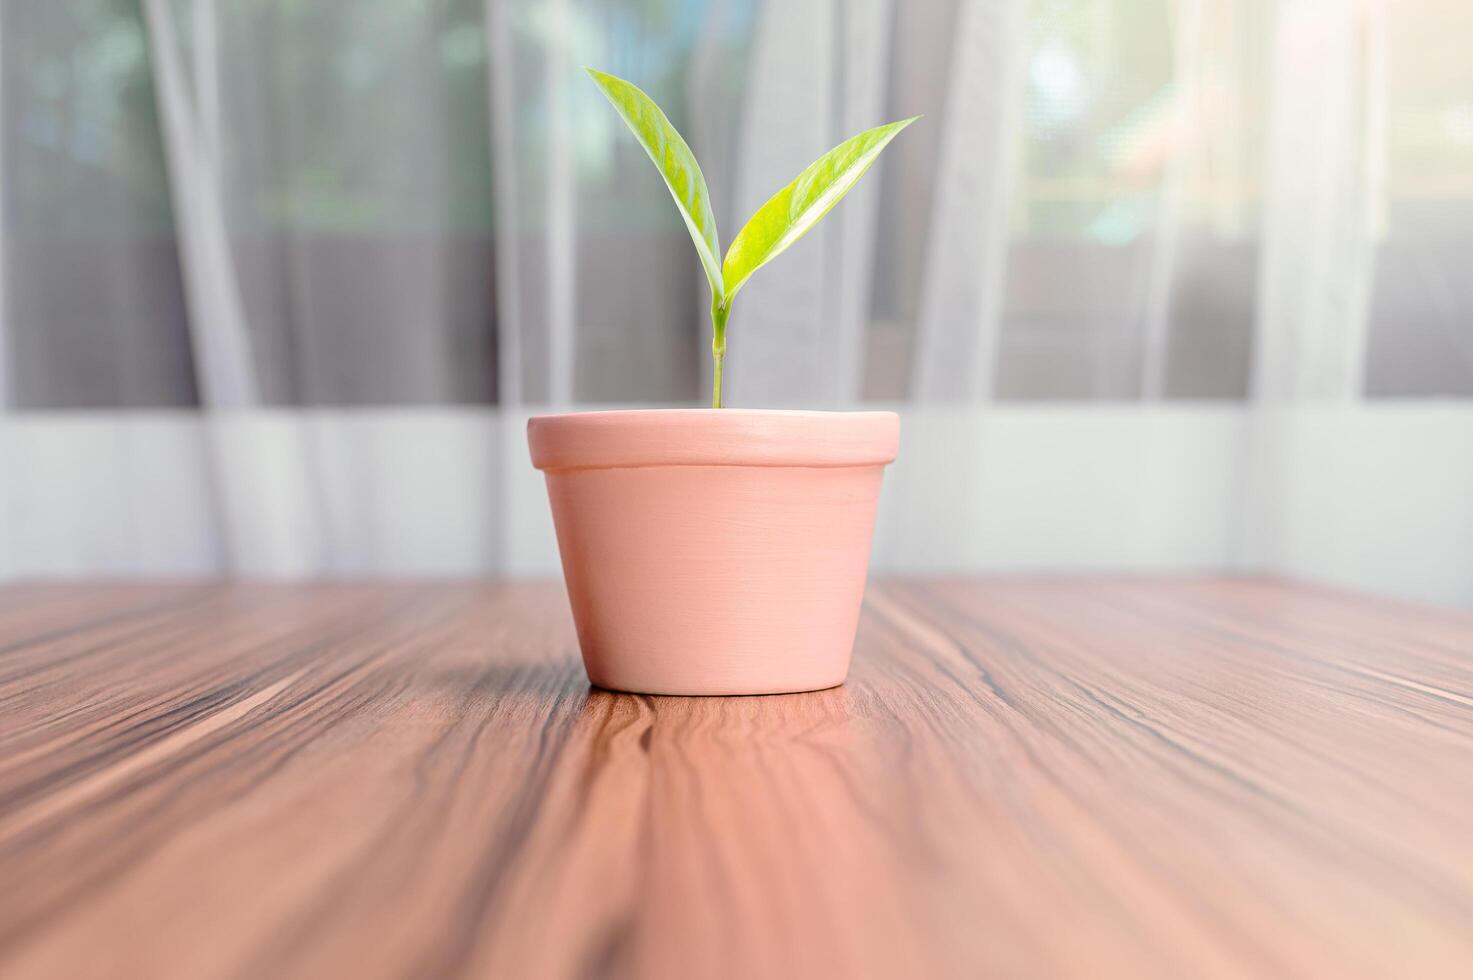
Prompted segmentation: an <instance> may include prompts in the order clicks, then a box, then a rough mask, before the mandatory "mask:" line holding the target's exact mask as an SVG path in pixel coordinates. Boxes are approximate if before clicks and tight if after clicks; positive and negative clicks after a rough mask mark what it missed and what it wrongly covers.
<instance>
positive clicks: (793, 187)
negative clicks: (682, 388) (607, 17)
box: [584, 68, 920, 408]
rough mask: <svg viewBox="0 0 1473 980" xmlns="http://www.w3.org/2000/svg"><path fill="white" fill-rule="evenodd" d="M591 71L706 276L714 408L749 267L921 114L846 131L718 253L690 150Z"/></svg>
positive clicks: (821, 209) (616, 81) (706, 195)
mask: <svg viewBox="0 0 1473 980" xmlns="http://www.w3.org/2000/svg"><path fill="white" fill-rule="evenodd" d="M584 70H585V71H587V72H588V75H589V77H590V78H592V79H593V81H594V83H595V84H597V85H598V87H599V89H600V90H602V91H603V94H604V96H605V97H606V98H607V99H608V100H609V102H610V103H611V104H612V105H613V107H614V109H615V110H616V111H617V112H618V113H619V116H620V118H622V119H623V120H624V124H625V125H626V126H628V127H629V131H630V132H632V133H633V134H634V138H635V139H637V140H639V145H640V146H642V147H644V152H645V153H647V154H649V158H650V160H651V161H653V162H654V164H655V169H657V170H659V171H660V176H661V177H663V178H665V186H667V187H668V188H670V196H671V197H673V198H674V199H675V206H676V207H677V208H679V209H680V216H681V218H683V219H684V220H685V227H686V229H687V230H688V231H689V232H690V238H691V241H692V242H694V243H695V246H696V254H697V255H699V256H700V258H701V268H702V269H704V270H705V272H706V281H707V282H708V283H710V284H711V358H712V360H713V362H714V365H713V367H714V370H713V373H712V385H711V407H712V408H721V407H722V401H721V365H722V361H723V360H725V358H726V319H727V317H728V316H729V315H730V314H731V303H732V300H734V299H735V298H736V294H737V293H738V292H739V291H740V290H741V288H742V287H743V286H745V285H746V284H747V280H748V279H750V278H752V273H754V272H756V271H757V270H758V269H760V268H762V267H763V266H764V265H766V264H767V263H769V262H771V261H772V260H773V259H774V258H776V257H777V256H778V255H780V254H781V253H782V252H783V251H784V250H786V249H787V247H788V246H789V245H792V244H793V243H794V242H796V241H797V240H798V239H800V238H802V237H803V236H804V235H805V234H807V233H808V230H809V229H810V228H812V227H813V226H814V225H816V224H818V221H819V219H820V218H822V217H823V216H824V215H826V214H828V213H829V209H830V208H832V207H833V206H834V205H835V204H838V203H839V200H840V199H841V198H843V196H844V195H845V194H847V193H849V189H850V188H851V187H853V186H854V184H855V182H856V181H858V180H859V178H860V177H861V176H862V175H863V174H864V172H865V171H866V170H868V169H869V165H870V164H872V163H874V162H875V158H876V157H878V156H879V155H880V151H881V150H883V149H884V148H885V147H886V145H887V144H889V142H890V141H891V140H892V139H894V138H895V135H896V134H897V133H899V132H900V131H901V130H902V129H904V128H905V127H906V126H909V125H910V124H911V123H913V122H915V121H916V120H917V119H919V118H920V116H912V117H911V118H910V119H903V120H901V121H900V122H893V123H886V124H885V125H883V126H876V127H875V128H874V129H867V130H865V131H864V132H862V133H860V134H859V135H858V136H852V137H850V138H849V139H847V140H845V141H844V142H842V143H840V144H839V145H838V146H836V147H834V148H833V149H832V150H830V151H828V152H827V153H825V154H824V155H823V156H821V157H819V158H818V159H817V160H815V161H814V162H813V163H811V164H809V165H808V168H807V169H806V170H804V171H803V172H802V173H801V174H799V175H798V177H797V179H795V180H794V181H793V182H792V183H791V184H789V185H788V186H786V187H784V188H783V189H782V190H780V191H778V192H777V193H776V194H774V195H772V197H770V198H768V200H767V203H766V204H764V205H762V207H760V208H758V209H757V213H756V214H754V215H752V217H751V218H749V219H747V223H746V225H745V226H743V228H742V230H741V231H739V232H738V233H737V236H736V238H735V239H734V240H733V241H732V243H731V247H730V248H729V249H727V250H726V258H725V259H724V260H723V259H722V258H721V239H720V237H719V236H718V235H717V233H716V216H715V214H713V213H712V211H711V194H710V191H708V190H707V189H706V178H705V176H704V175H702V173H701V167H700V165H699V164H697V163H696V158H695V154H693V153H691V151H690V147H689V146H688V145H686V142H685V140H684V139H682V138H681V136H680V134H679V133H678V132H676V130H675V127H674V126H672V125H670V120H669V119H667V118H665V113H663V112H662V111H660V107H659V106H657V105H656V104H655V102H654V100H653V99H651V98H650V97H649V96H648V95H645V94H644V92H642V91H640V90H639V88H638V87H637V86H635V85H633V84H631V83H629V82H626V81H625V80H624V79H622V78H616V77H615V76H613V75H608V74H605V73H604V72H601V71H594V70H593V69H592V68H585V69H584Z"/></svg>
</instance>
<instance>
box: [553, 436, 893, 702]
mask: <svg viewBox="0 0 1473 980" xmlns="http://www.w3.org/2000/svg"><path fill="white" fill-rule="evenodd" d="M527 439H528V442H529V443H530V444H531V448H532V463H533V465H534V466H536V467H537V468H538V469H540V470H542V471H543V472H544V473H545V474H546V476H547V493H548V496H549V497H550V498H551V501H552V518H553V523H554V524H555V525H556V526H557V538H558V549H559V550H560V551H561V552H562V559H563V575H564V577H565V578H566V579H567V585H568V598H569V599H570V600H571V602H572V606H573V619H574V620H575V621H576V623H577V626H578V644H579V646H580V647H581V648H582V650H583V664H584V666H585V667H586V668H587V669H588V678H589V680H591V681H592V682H593V683H594V684H596V685H598V686H599V687H607V688H613V689H615V690H620V691H635V692H639V693H644V694H780V693H786V692H792V691H814V690H818V689H820V688H825V687H833V686H835V685H837V684H842V683H844V676H845V675H846V674H847V673H848V671H849V655H850V652H851V651H852V649H853V646H854V631H855V628H856V626H857V625H858V622H859V607H860V603H861V601H862V599H863V596H864V579H865V570H866V566H867V565H868V563H869V548H870V537H871V535H872V533H873V531H874V523H875V508H876V505H877V503H878V500H879V495H880V477H881V475H882V474H883V473H884V468H885V464H887V463H889V462H890V461H891V460H893V459H894V458H895V452H896V448H897V446H898V444H899V439H900V420H899V418H897V417H896V416H895V414H894V413H892V412H767V411H748V410H743V409H731V408H726V409H703V410H690V409H680V410H667V411H639V412H583V413H577V414H572V415H545V416H540V417H538V418H534V419H532V420H531V421H530V422H528V424H527Z"/></svg>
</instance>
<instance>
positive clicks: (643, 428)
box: [527, 408, 900, 471]
mask: <svg viewBox="0 0 1473 980" xmlns="http://www.w3.org/2000/svg"><path fill="white" fill-rule="evenodd" d="M527 442H528V445H529V446H530V447H531V451H532V465H533V466H535V467H537V469H539V470H545V471H556V470H580V469H608V468H614V467H636V466H802V467H836V466H883V465H885V464H886V463H889V462H891V461H893V460H894V459H895V454H896V452H897V450H898V449H899V445H900V416H898V415H896V414H895V413H894V412H883V411H880V412H874V411H864V412H817V411H795V410H786V409H758V408H653V409H631V410H620V411H594V412H568V413H564V414H561V415H535V416H533V417H532V418H530V419H528V420H527Z"/></svg>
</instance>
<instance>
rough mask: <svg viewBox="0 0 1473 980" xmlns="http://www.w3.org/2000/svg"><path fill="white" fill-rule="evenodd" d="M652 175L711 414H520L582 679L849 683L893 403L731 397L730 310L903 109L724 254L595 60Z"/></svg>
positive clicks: (648, 114) (670, 140) (645, 127)
mask: <svg viewBox="0 0 1473 980" xmlns="http://www.w3.org/2000/svg"><path fill="white" fill-rule="evenodd" d="M588 74H589V75H590V76H591V77H592V78H593V80H594V82H595V83H596V84H597V85H598V86H599V88H600V89H601V90H602V91H603V93H604V95H605V96H606V97H607V98H608V100H609V102H610V103H612V104H613V106H614V108H615V110H617V111H618V113H619V115H620V116H621V117H622V118H623V120H624V122H625V124H626V125H628V127H629V129H630V131H631V132H633V133H634V136H635V138H636V139H638V140H639V143H640V145H641V146H643V147H644V150H645V152H646V153H647V154H648V155H649V157H650V159H651V160H652V161H653V162H654V164H655V167H656V168H657V169H658V170H659V171H660V175H661V176H662V177H664V179H665V183H666V185H667V186H668V187H669V189H670V196H671V197H673V198H674V199H675V204H676V207H677V208H678V209H679V210H680V216H681V218H682V219H684V221H685V225H686V228H687V229H688V230H689V231H690V237H691V241H693V242H694V243H695V246H696V253H697V254H698V255H699V256H700V260H701V267H702V268H703V269H704V270H705V273H706V279H707V281H708V282H709V283H710V286H711V325H712V342H711V355H712V357H713V359H714V362H715V364H714V372H713V382H712V393H711V406H712V407H711V408H710V409H666V410H656V411H622V412H577V413H572V414H566V415H546V416H539V417H536V418H533V419H531V420H530V421H529V422H528V424H527V438H528V442H529V444H530V446H531V451H532V463H533V465H534V466H536V467H537V468H538V469H540V470H542V471H543V472H544V474H545V476H546V479H547V490H548V496H549V498H550V500H551V504H552V515H553V522H554V524H555V526H556V528H557V538H558V549H559V551H560V552H561V555H562V563H563V575H564V578H565V579H566V581H567V587H568V596H569V599H570V601H571V604H572V608H573V618H574V620H575V622H576V625H577V629H578V643H579V646H580V648H581V650H582V652H583V662H584V665H585V667H586V668H587V670H588V676H589V679H590V680H591V681H592V682H593V683H594V684H596V685H598V686H600V687H607V688H613V689H615V690H624V691H634V692H640V693H647V694H776V693H786V692H794V691H811V690H817V689H820V688H825V687H833V686H835V685H837V684H842V683H843V681H844V677H845V675H846V674H847V673H848V670H849V657H850V652H851V650H852V648H853V644H854V633H855V629H856V627H857V625H858V621H859V610H860V604H861V601H862V599H863V594H864V582H865V571H866V566H867V565H868V562H869V547H870V538H871V536H872V533H873V530H874V519H875V509H876V505H877V503H878V500H879V493H880V478H881V476H882V474H883V471H884V467H885V465H886V464H888V463H889V462H891V461H892V460H893V459H894V458H895V453H896V449H897V447H898V444H899V435H900V421H899V419H898V418H897V417H896V416H895V414H894V413H893V412H796V411H758V410H752V409H730V408H725V407H724V403H723V398H722V390H721V381H722V367H723V360H724V357H725V354H726V321H727V316H728V314H729V313H730V312H731V304H732V301H733V300H734V299H735V298H736V295H737V293H738V292H739V291H740V290H741V289H742V287H743V286H745V285H746V283H747V281H748V280H749V279H750V278H751V276H752V274H753V273H754V272H756V271H757V270H758V269H760V268H761V267H762V266H764V265H766V264H767V263H768V262H770V261H772V259H773V258H775V257H776V256H777V255H778V254H780V253H781V252H782V251H783V250H785V249H786V248H788V246H790V245H792V244H793V243H794V242H795V241H797V240H798V239H799V238H801V237H802V236H803V235H804V234H805V233H806V232H807V231H808V230H809V229H810V228H812V227H813V226H814V225H815V224H816V223H817V222H818V221H819V219H820V218H822V217H823V216H824V215H825V214H827V213H828V211H829V209H830V208H832V207H833V206H834V205H835V204H837V203H838V202H839V199H840V198H842V197H843V196H844V195H845V194H846V193H848V191H849V189H850V188H851V187H853V186H854V183H855V181H857V180H858V179H859V178H860V176H861V175H862V174H863V173H864V171H865V170H866V169H868V167H869V165H870V164H871V163H873V162H874V160H875V158H876V157H877V156H879V154H880V151H881V150H883V149H884V148H885V146H886V145H887V144H888V143H889V142H890V141H891V140H892V139H894V138H895V135H896V134H897V133H899V132H900V131H901V130H902V129H904V128H905V127H906V126H908V125H910V123H912V122H914V121H915V120H914V119H907V120H904V121H902V122H895V123H889V124H887V125H884V126H879V127H877V128H875V129H871V130H868V131H866V132H863V133H860V134H859V135H858V136H854V137H852V138H850V139H848V140H845V141H844V142H843V143H840V144H839V145H838V146H836V147H834V148H833V149H832V150H830V151H829V152H827V153H825V154H824V155H823V156H822V157H820V158H819V159H818V160H817V161H815V162H814V163H813V164H811V165H810V166H809V167H808V168H807V169H806V170H804V171H803V172H802V173H801V174H799V175H798V177H797V179H796V180H794V181H793V182H792V183H790V184H789V185H788V186H786V187H784V188H783V189H782V190H780V191H778V192H777V193H776V194H774V195H773V196H772V197H771V198H770V199H769V200H768V201H767V203H766V204H764V205H762V207H761V208H759V209H758V210H757V213H756V214H754V215H752V217H751V219H750V220H749V221H748V222H747V224H746V226H745V227H743V228H742V230H741V231H740V232H739V233H738V234H737V236H736V238H735V239H734V240H733V241H732V243H731V247H730V248H729V249H728V250H727V252H726V256H725V258H724V259H723V258H722V257H721V247H720V241H719V239H718V237H717V233H716V221H715V217H714V215H713V214H712V211H711V202H710V196H709V193H708V191H707V189H706V180H705V177H703V176H702V174H701V168H700V167H699V166H698V165H697V163H696V159H695V156H694V155H693V154H692V153H691V150H690V147H689V146H687V145H686V142H685V140H683V139H682V138H681V136H680V134H679V133H678V132H676V131H675V127H674V126H672V125H671V124H670V121H669V120H668V119H667V118H666V117H665V114H664V113H663V112H661V111H660V108H659V106H657V105H656V104H655V103H654V102H653V101H652V100H651V99H650V98H649V96H647V95H645V94H644V92H642V91H640V90H639V89H638V88H637V87H635V86H634V85H632V84H630V83H629V82H627V81H625V80H623V79H621V78H616V77H614V76H613V75H607V74H604V73H603V72H598V71H593V70H592V69H588Z"/></svg>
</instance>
